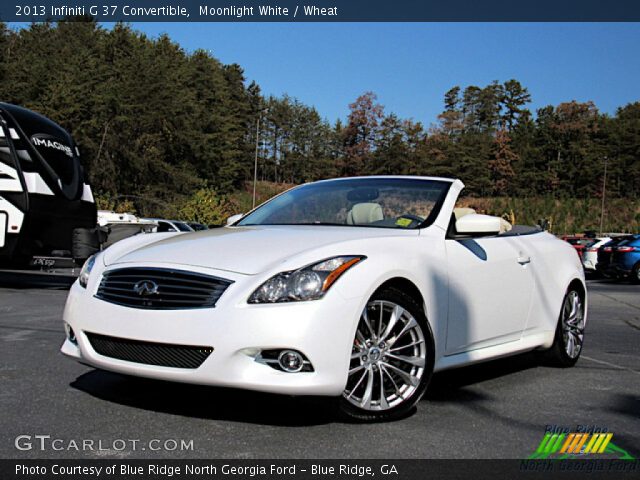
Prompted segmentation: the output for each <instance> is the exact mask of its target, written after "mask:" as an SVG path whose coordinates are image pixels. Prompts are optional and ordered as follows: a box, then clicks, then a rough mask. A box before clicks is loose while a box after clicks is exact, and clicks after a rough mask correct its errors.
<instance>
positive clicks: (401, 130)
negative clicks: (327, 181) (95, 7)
mask: <svg viewBox="0 0 640 480" xmlns="http://www.w3.org/2000/svg"><path fill="white" fill-rule="evenodd" d="M77 20H78V19H74V21H62V22H58V23H38V24H33V25H31V26H30V27H28V28H24V29H21V30H18V31H14V30H11V29H8V28H7V27H6V25H4V24H0V79H1V81H0V99H2V100H3V101H7V102H10V103H16V104H19V105H22V106H25V107H27V108H31V109H33V110H36V111H38V112H40V113H42V114H44V115H46V116H48V117H50V118H52V119H53V120H55V121H56V122H58V123H60V124H61V125H63V126H64V127H65V128H67V129H68V130H69V131H70V132H71V133H72V135H73V136H74V137H75V139H76V141H77V143H78V144H79V145H80V148H81V152H82V156H83V159H84V160H83V163H84V165H85V169H86V170H87V172H88V174H89V177H90V179H91V182H92V185H93V188H94V190H95V191H96V192H98V194H100V195H106V196H109V197H111V198H115V197H117V196H118V195H137V196H139V197H141V198H152V199H157V200H158V201H160V202H165V203H167V202H168V203H171V202H175V201H177V200H179V199H181V198H182V199H184V198H187V197H188V196H190V195H192V194H193V192H195V191H199V190H202V189H208V190H211V191H215V192H217V193H219V194H228V193H231V192H233V191H235V190H237V189H238V188H241V187H242V185H243V183H244V182H245V181H247V180H251V179H253V174H254V155H256V152H257V157H258V178H259V179H260V180H264V181H270V182H282V183H284V182H286V183H301V182H306V181H311V180H316V179H320V178H327V177H332V176H342V175H370V174H410V175H436V176H449V177H458V178H461V179H462V180H463V181H464V182H465V184H466V185H467V194H468V195H472V196H478V197H501V196H504V197H512V196H519V197H528V196H550V197H554V198H569V197H571V198H575V197H581V198H590V197H599V196H600V195H602V187H603V175H604V165H605V161H606V164H607V183H606V189H607V195H613V196H619V197H633V198H637V197H638V194H639V193H640V102H636V103H631V104H629V105H626V106H622V107H620V108H619V109H618V110H617V111H616V112H615V114H613V115H608V114H604V113H602V112H600V111H599V110H598V108H597V107H596V105H595V104H594V103H593V102H577V101H568V102H565V103H561V104H559V105H556V106H551V105H550V106H546V107H543V108H540V109H538V110H537V111H535V112H533V111H531V109H530V108H529V105H530V104H531V95H530V94H529V92H528V90H527V88H526V87H525V86H524V85H522V84H521V83H520V82H519V81H517V80H515V79H511V80H507V81H505V82H503V83H500V82H498V81H495V82H492V83H490V84H489V85H485V86H475V85H469V86H454V87H453V88H451V89H450V90H449V91H448V92H446V93H445V94H444V98H443V110H442V113H441V114H440V115H439V117H438V118H437V119H434V123H433V124H432V125H429V126H425V125H423V124H421V123H420V122H416V121H414V120H411V119H402V118H399V117H398V116H397V115H395V114H393V113H391V112H387V111H385V108H384V107H383V106H382V105H381V104H380V103H379V102H378V99H377V97H376V95H375V94H374V93H372V92H366V93H363V94H362V95H361V96H360V97H358V98H357V99H355V101H354V102H353V103H352V104H351V105H350V113H349V116H348V118H347V119H346V121H344V122H343V121H341V120H337V121H336V122H335V123H330V122H329V121H327V120H326V119H323V118H322V117H321V115H320V114H319V113H318V111H317V110H316V109H315V108H314V107H312V106H308V105H305V104H303V103H302V102H300V101H299V100H297V99H294V98H291V97H288V96H286V95H285V96H283V97H274V96H265V95H263V94H262V93H261V91H260V88H259V86H258V84H256V83H255V82H250V83H249V82H247V80H246V78H245V76H244V73H243V70H242V68H241V67H240V66H239V65H237V64H230V65H225V64H222V63H221V62H220V61H219V60H218V59H216V58H215V57H214V56H212V55H211V53H209V52H207V51H204V50H196V51H194V52H187V51H185V50H184V49H182V48H181V47H180V46H179V45H177V44H176V43H175V42H173V41H171V39H170V38H169V37H168V36H166V35H161V36H160V37H158V38H149V37H147V36H146V35H144V34H142V33H140V32H136V31H134V30H133V29H132V28H131V27H130V26H128V25H127V24H116V25H115V26H114V27H113V28H111V29H105V28H102V27H101V26H99V25H98V24H97V23H96V22H95V21H93V20H91V19H84V21H77ZM256 135H258V138H257V142H256ZM256 145H257V148H256ZM134 203H135V200H134Z"/></svg>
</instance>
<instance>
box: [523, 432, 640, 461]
mask: <svg viewBox="0 0 640 480" xmlns="http://www.w3.org/2000/svg"><path fill="white" fill-rule="evenodd" d="M612 438H613V433H547V434H545V436H544V437H543V439H542V441H541V442H540V445H538V448H537V449H536V451H535V452H534V453H533V454H532V455H531V456H530V457H529V458H530V459H537V458H549V457H551V456H557V457H556V458H561V459H562V458H573V457H572V456H573V455H594V454H596V455H599V454H605V453H606V454H613V455H616V456H617V458H618V459H621V460H635V459H634V457H632V456H631V455H629V453H627V452H626V451H625V450H623V449H621V448H620V447H617V446H616V445H615V444H613V443H612V442H611V439H612Z"/></svg>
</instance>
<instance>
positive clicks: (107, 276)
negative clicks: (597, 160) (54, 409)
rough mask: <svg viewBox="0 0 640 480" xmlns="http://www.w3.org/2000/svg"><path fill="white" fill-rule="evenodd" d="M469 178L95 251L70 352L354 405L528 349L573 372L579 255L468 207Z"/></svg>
mask: <svg viewBox="0 0 640 480" xmlns="http://www.w3.org/2000/svg"><path fill="white" fill-rule="evenodd" d="M462 189H463V184H462V183H461V182H460V181H459V180H450V179H444V178H431V177H392V176H388V177H361V178H345V179H336V180H326V181H320V182H315V183H310V184H306V185H302V186H299V187H296V188H293V189H291V190H289V191H287V192H285V193H283V194H281V195H279V196H277V197H275V198H273V199H272V200H270V201H268V202H267V203H265V204H263V205H262V206H260V207H258V208H257V209H255V210H254V211H252V212H250V213H249V214H247V215H245V216H243V217H242V218H240V219H238V220H236V221H235V222H234V223H233V224H231V225H228V226H226V227H223V228H219V229H213V230H208V231H202V232H195V233H185V234H180V235H175V234H161V233H158V234H149V235H138V236H135V237H132V238H129V239H126V240H123V241H121V242H118V243H116V244H115V245H113V246H111V247H110V248H108V249H107V250H105V251H103V252H101V253H99V254H97V255H96V256H94V257H92V258H90V259H89V260H88V261H87V263H86V264H85V266H84V267H83V270H82V272H81V275H80V277H79V279H78V281H77V282H76V283H75V284H74V285H73V287H72V288H71V291H70V293H69V298H68V300H67V305H66V308H65V312H64V321H65V328H66V331H67V338H66V341H65V342H64V344H63V346H62V352H63V353H64V354H65V355H68V356H69V357H72V358H75V359H77V360H79V361H81V362H83V363H86V364H90V365H93V366H95V367H98V368H101V369H105V370H112V371H115V372H122V373H125V374H130V375H139V376H144V377H151V378H158V379H165V380H174V381H179V382H189V383H199V384H208V385H220V386H229V387H238V388H245V389H252V390H261V391H267V392H275V393H283V394H292V395H324V396H336V397H341V399H340V405H341V409H342V411H343V412H344V413H346V414H348V415H350V416H352V417H355V418H358V419H363V420H380V419H388V418H394V417H397V416H399V415H403V414H405V413H406V412H407V411H408V410H409V409H411V408H412V407H413V406H414V405H415V404H416V402H418V400H419V399H420V397H421V396H422V394H423V393H424V391H425V390H426V388H427V384H428V383H429V379H430V377H431V374H432V372H434V371H438V370H443V369H447V368H452V367H458V366H461V365H467V364H471V363H474V362H480V361H484V360H489V359H493V358H496V357H501V356H506V355H511V354H514V353H517V352H523V351H527V350H534V349H538V350H543V351H544V353H545V355H546V356H547V357H548V359H549V360H550V361H552V362H555V364H557V365H559V366H572V365H573V364H574V363H575V362H576V361H577V359H578V357H579V355H580V351H581V349H582V344H583V338H584V327H585V322H586V313H587V312H586V290H585V282H584V275H583V272H582V266H581V265H580V261H579V259H578V257H577V255H576V254H575V252H574V251H573V249H572V247H571V246H570V245H569V244H567V243H566V242H563V241H561V240H558V239H556V238H555V237H554V236H552V235H550V234H548V233H546V232H542V231H540V230H538V229H536V228H532V227H522V226H514V227H513V228H511V229H509V228H508V227H510V226H507V228H505V225H504V222H501V219H499V218H497V217H491V216H486V215H478V214H475V213H473V212H472V211H471V210H470V209H455V208H454V207H455V203H456V200H457V198H458V195H459V194H460V192H461V191H462Z"/></svg>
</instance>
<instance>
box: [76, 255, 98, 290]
mask: <svg viewBox="0 0 640 480" xmlns="http://www.w3.org/2000/svg"><path fill="white" fill-rule="evenodd" d="M96 255H97V254H94V255H91V256H90V257H89V258H87V261H86V262H84V265H83V266H82V270H80V275H78V283H80V286H81V287H82V288H87V283H89V275H90V274H91V270H93V266H94V265H95V264H96Z"/></svg>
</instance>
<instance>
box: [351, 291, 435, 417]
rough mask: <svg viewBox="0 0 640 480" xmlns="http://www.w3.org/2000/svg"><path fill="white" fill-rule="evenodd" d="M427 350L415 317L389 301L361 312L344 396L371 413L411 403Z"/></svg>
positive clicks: (373, 303) (369, 304) (422, 333)
mask: <svg viewBox="0 0 640 480" xmlns="http://www.w3.org/2000/svg"><path fill="white" fill-rule="evenodd" d="M426 358H427V347H426V343H425V337H424V332H423V331H422V328H421V327H420V325H419V324H418V322H417V321H416V319H415V318H414V316H413V315H412V314H411V313H410V312H409V311H407V310H406V309H404V308H402V307H401V306H400V305H398V304H396V303H393V302H390V301H387V300H374V301H372V302H369V303H368V304H367V306H366V307H365V308H364V310H363V311H362V314H361V316H360V321H359V323H358V328H357V330H356V337H355V340H354V342H353V348H352V350H351V363H350V367H349V377H348V380H347V386H346V388H345V391H344V393H343V394H342V395H343V396H344V398H346V399H347V400H348V401H349V402H350V403H351V404H353V405H355V406H356V407H358V408H360V409H363V410H368V411H383V410H388V409H391V408H393V407H395V406H397V405H399V404H401V403H402V402H404V401H405V400H407V399H409V398H410V397H411V396H412V395H413V393H414V392H415V391H416V389H417V388H418V386H419V385H420V380H421V379H422V376H423V375H424V372H425V365H426Z"/></svg>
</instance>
